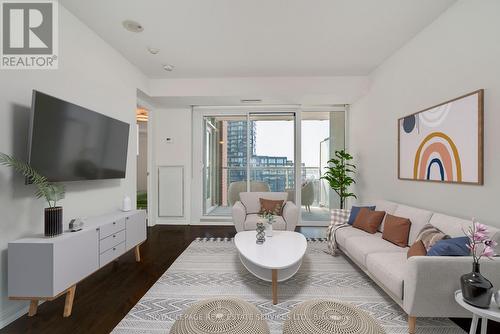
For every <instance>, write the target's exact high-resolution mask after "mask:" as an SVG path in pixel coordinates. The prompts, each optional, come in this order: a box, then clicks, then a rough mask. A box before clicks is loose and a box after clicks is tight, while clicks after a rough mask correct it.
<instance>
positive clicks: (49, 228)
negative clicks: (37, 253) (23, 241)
mask: <svg viewBox="0 0 500 334" xmlns="http://www.w3.org/2000/svg"><path fill="white" fill-rule="evenodd" d="M0 165H4V166H7V167H12V168H13V169H14V170H15V171H16V172H18V173H20V174H22V175H23V176H24V177H25V178H26V179H27V180H28V182H30V183H33V184H34V185H35V186H36V187H37V190H36V192H35V196H36V197H37V198H42V197H43V198H45V200H46V201H47V203H48V205H49V207H48V208H45V228H44V231H45V236H47V237H53V236H56V235H59V234H62V232H63V208H62V206H57V202H58V201H60V200H61V199H63V198H64V193H65V190H64V186H63V185H59V184H53V183H50V182H48V181H47V178H46V177H44V176H42V175H40V174H39V173H38V172H37V171H36V170H34V169H33V168H32V167H31V166H30V165H29V164H27V163H26V162H23V161H20V160H18V159H16V158H14V157H12V156H10V155H7V154H5V153H0Z"/></svg>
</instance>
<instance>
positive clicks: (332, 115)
mask: <svg viewBox="0 0 500 334" xmlns="http://www.w3.org/2000/svg"><path fill="white" fill-rule="evenodd" d="M301 116H302V121H301V158H302V159H301V160H302V165H301V170H302V173H301V204H302V210H301V211H302V221H304V222H310V223H311V222H326V221H330V209H334V208H338V207H339V201H338V196H337V195H336V193H335V192H334V191H332V190H331V189H330V187H329V185H328V183H327V182H326V181H325V180H322V179H321V176H322V175H324V174H325V172H326V167H327V166H328V160H329V159H330V157H332V156H333V155H334V153H335V151H336V150H343V149H344V147H345V140H344V137H345V115H344V112H333V111H325V112H315V111H311V112H303V113H302V115H301Z"/></svg>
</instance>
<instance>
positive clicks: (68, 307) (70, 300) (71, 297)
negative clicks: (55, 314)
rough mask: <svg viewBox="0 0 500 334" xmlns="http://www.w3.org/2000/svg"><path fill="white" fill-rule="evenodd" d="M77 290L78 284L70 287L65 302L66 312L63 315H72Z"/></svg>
mask: <svg viewBox="0 0 500 334" xmlns="http://www.w3.org/2000/svg"><path fill="white" fill-rule="evenodd" d="M75 291H76V285H73V286H72V287H70V288H69V289H68V292H67V293H66V300H65V302H64V313H63V317H65V318H67V317H69V316H70V315H71V311H72V310H73V300H74V299H75Z"/></svg>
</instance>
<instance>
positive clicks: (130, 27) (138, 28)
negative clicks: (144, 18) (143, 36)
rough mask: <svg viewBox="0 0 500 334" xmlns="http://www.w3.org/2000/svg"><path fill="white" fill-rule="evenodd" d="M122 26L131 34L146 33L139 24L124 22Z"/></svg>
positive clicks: (129, 21)
mask: <svg viewBox="0 0 500 334" xmlns="http://www.w3.org/2000/svg"><path fill="white" fill-rule="evenodd" d="M122 25H123V27H124V28H125V29H127V30H128V31H130V32H142V31H144V27H143V26H142V24H140V23H139V22H135V21H132V20H125V21H123V22H122Z"/></svg>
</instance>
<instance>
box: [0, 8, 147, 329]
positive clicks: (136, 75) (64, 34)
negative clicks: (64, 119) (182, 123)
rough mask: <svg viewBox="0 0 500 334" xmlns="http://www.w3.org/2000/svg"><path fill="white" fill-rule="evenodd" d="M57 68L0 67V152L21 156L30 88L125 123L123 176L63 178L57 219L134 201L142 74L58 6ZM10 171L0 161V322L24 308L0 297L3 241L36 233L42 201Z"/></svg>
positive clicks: (4, 282)
mask: <svg viewBox="0 0 500 334" xmlns="http://www.w3.org/2000/svg"><path fill="white" fill-rule="evenodd" d="M59 8H60V9H59V15H60V18H59V26H60V29H59V34H60V35H59V46H60V54H59V69H58V70H50V71H49V70H38V71H34V70H27V71H20V70H19V71H18V70H11V71H1V73H0V87H1V89H0V152H5V153H8V154H15V155H16V156H17V157H18V158H26V156H27V155H26V147H27V136H28V113H29V108H30V105H31V93H32V89H37V90H40V91H42V92H46V93H48V94H51V95H54V96H57V97H59V98H62V99H64V100H68V101H71V102H74V103H76V104H79V105H82V106H84V107H87V108H89V109H92V110H95V111H97V112H100V113H103V114H106V115H109V116H111V117H114V118H117V119H120V120H122V121H125V122H128V123H130V124H132V127H131V131H130V133H131V135H130V138H129V151H128V160H127V176H126V179H124V180H106V181H88V182H73V183H67V194H66V199H65V200H63V201H62V205H63V207H64V220H65V223H67V222H68V221H69V220H70V219H71V218H73V217H81V216H91V215H97V214H102V213H106V212H109V211H113V210H116V209H118V208H119V206H120V204H121V200H122V198H123V196H124V195H125V194H128V195H130V196H131V197H132V199H133V201H134V202H135V189H136V150H137V149H136V132H135V126H134V124H135V107H136V96H137V91H136V89H137V88H141V89H144V88H145V87H144V85H145V82H146V80H145V78H144V77H143V76H142V74H140V72H138V71H137V70H136V69H135V67H133V66H132V65H131V64H130V63H129V62H128V61H126V60H125V59H124V58H123V57H122V56H121V55H120V54H118V53H117V52H116V51H115V50H114V49H112V48H111V47H110V46H108V45H107V44H106V43H105V42H104V41H103V40H101V39H100V38H99V37H98V36H97V35H96V34H95V33H93V32H92V31H91V30H89V29H88V28H87V27H86V26H85V25H84V24H82V23H81V22H80V21H78V20H77V19H76V18H75V17H74V16H73V15H72V14H70V13H69V12H68V11H67V10H66V9H64V8H63V7H62V6H60V7H59ZM33 192H34V188H33V187H32V186H25V185H24V183H23V179H22V178H21V177H19V176H18V175H15V174H13V172H12V170H10V169H7V168H5V167H0V215H1V217H2V219H1V222H0V230H1V232H0V254H1V256H0V268H1V273H2V274H1V278H0V279H1V283H0V327H3V326H4V325H5V324H7V323H8V322H10V321H12V320H14V319H15V318H16V317H17V316H19V315H21V314H23V313H24V312H25V311H26V308H25V306H26V303H25V302H14V301H9V300H7V263H6V260H7V243H8V242H9V241H11V240H15V239H18V238H20V237H23V236H27V235H30V234H33V233H43V219H42V215H43V208H44V202H43V201H42V200H36V199H34V196H33Z"/></svg>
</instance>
